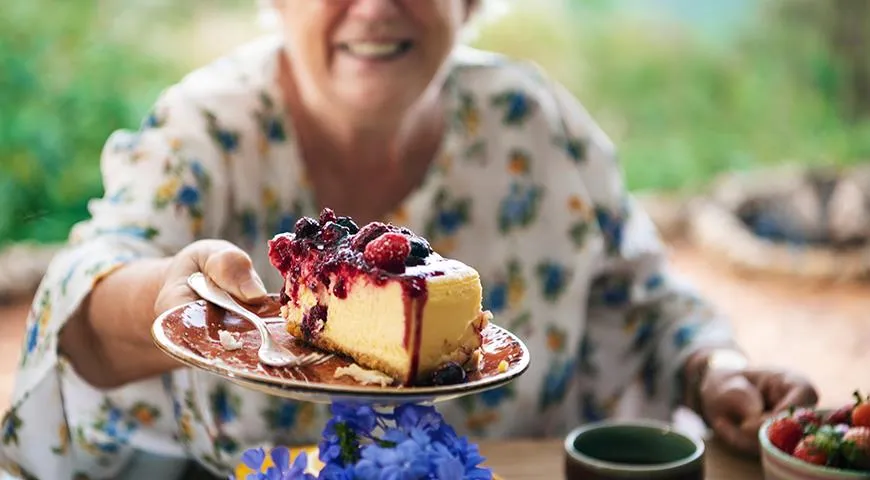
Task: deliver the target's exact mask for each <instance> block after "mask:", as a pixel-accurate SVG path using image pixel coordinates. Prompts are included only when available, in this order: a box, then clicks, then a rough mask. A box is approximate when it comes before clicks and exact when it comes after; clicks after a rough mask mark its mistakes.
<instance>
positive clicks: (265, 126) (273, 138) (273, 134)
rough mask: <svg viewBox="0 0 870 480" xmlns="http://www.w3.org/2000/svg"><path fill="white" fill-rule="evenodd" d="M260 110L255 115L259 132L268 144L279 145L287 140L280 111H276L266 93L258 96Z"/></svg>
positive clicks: (273, 103)
mask: <svg viewBox="0 0 870 480" xmlns="http://www.w3.org/2000/svg"><path fill="white" fill-rule="evenodd" d="M260 103H261V104H262V108H261V110H260V111H259V112H257V113H256V117H257V122H258V123H259V125H260V132H261V133H262V134H263V137H264V138H265V139H266V140H267V141H268V142H269V143H281V142H284V141H286V140H287V132H286V131H285V129H284V118H283V117H282V116H281V112H280V111H276V108H275V102H274V101H273V100H272V98H271V97H269V95H267V94H266V93H261V94H260Z"/></svg>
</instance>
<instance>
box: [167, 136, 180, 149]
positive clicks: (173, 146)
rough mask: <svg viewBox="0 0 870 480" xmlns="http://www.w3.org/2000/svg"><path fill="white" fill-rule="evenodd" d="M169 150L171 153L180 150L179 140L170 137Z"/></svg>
mask: <svg viewBox="0 0 870 480" xmlns="http://www.w3.org/2000/svg"><path fill="white" fill-rule="evenodd" d="M169 148H170V149H171V150H172V151H173V152H177V151H179V150H181V140H180V139H179V138H177V137H172V138H170V139H169Z"/></svg>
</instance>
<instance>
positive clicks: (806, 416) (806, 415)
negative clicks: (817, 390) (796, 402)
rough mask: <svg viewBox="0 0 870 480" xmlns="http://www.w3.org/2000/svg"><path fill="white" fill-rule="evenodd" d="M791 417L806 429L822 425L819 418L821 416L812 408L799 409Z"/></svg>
mask: <svg viewBox="0 0 870 480" xmlns="http://www.w3.org/2000/svg"><path fill="white" fill-rule="evenodd" d="M791 416H792V418H794V419H795V420H797V421H798V422H799V423H800V424H801V425H802V426H804V427H806V426H807V425H815V426H819V425H821V424H822V420H821V419H820V418H819V415H818V414H817V413H816V412H815V411H814V410H812V409H810V408H799V409H797V410H795V411H794V413H792V415H791Z"/></svg>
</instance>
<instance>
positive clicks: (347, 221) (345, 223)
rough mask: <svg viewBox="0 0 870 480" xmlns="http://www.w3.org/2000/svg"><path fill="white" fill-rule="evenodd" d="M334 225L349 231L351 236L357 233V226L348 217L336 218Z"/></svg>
mask: <svg viewBox="0 0 870 480" xmlns="http://www.w3.org/2000/svg"><path fill="white" fill-rule="evenodd" d="M335 223H337V224H339V225H341V226H342V227H344V228H346V229H348V230H350V233H351V235H353V234H355V233H356V232H358V231H359V225H357V224H356V222H354V221H353V220H352V219H351V218H350V217H338V219H337V220H336V221H335Z"/></svg>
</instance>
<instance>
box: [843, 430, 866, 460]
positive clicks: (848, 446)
mask: <svg viewBox="0 0 870 480" xmlns="http://www.w3.org/2000/svg"><path fill="white" fill-rule="evenodd" d="M842 448H843V455H844V456H845V457H846V459H847V460H849V463H851V464H852V465H853V466H855V467H858V468H865V469H870V428H868V427H852V428H850V429H849V431H848V432H846V434H845V435H843V447H842Z"/></svg>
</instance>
